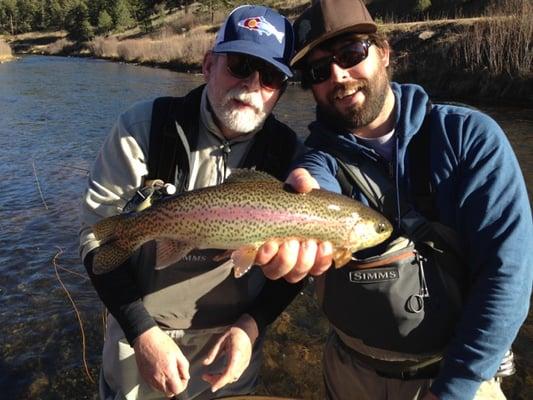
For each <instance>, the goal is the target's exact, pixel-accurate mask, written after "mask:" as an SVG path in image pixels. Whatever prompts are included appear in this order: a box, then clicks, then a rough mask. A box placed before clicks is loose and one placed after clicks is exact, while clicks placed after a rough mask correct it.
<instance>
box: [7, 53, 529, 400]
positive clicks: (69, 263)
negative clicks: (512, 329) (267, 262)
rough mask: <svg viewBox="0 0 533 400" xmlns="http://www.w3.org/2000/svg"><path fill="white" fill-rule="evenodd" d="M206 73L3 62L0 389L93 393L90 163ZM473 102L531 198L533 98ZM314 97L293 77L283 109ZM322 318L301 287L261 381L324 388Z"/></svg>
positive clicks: (523, 337)
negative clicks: (130, 116)
mask: <svg viewBox="0 0 533 400" xmlns="http://www.w3.org/2000/svg"><path fill="white" fill-rule="evenodd" d="M202 81H203V78H202V77H201V76H198V75H190V74H178V73H174V72H170V71H166V70H160V69H154V68H148V67H142V66H134V65H127V64H119V63H110V62H106V61H101V60H92V59H75V58H62V57H43V56H26V57H22V58H21V59H19V60H17V61H14V62H11V63H6V64H1V65H0V178H1V181H0V182H1V185H2V187H1V189H0V215H1V219H0V249H1V251H0V271H1V272H0V343H1V344H0V398H2V399H9V400H15V399H30V398H31V399H94V398H95V394H96V385H95V384H94V383H92V382H91V380H94V379H96V378H97V374H98V366H99V362H100V350H101V344H102V338H103V315H104V313H103V308H102V305H101V303H100V301H99V300H98V298H97V296H96V294H95V292H94V290H93V289H92V286H91V284H90V282H89V281H88V280H87V278H86V277H85V271H84V268H83V266H82V265H81V264H80V261H79V259H78V251H77V249H78V243H77V229H78V216H77V210H78V204H79V200H80V196H81V192H82V190H83V187H84V185H85V180H86V174H87V170H88V169H89V168H90V165H91V163H92V161H93V160H94V158H95V156H96V153H97V151H98V149H99V146H100V145H101V143H102V141H103V138H104V137H105V135H106V134H107V132H108V130H109V128H110V127H111V126H112V124H113V122H114V120H115V118H116V117H117V115H118V114H119V113H120V112H121V111H123V110H124V109H126V108H127V107H128V106H129V105H131V104H132V103H134V102H135V101H138V100H141V99H146V98H150V97H156V96H160V95H182V94H185V93H186V92H187V91H188V90H190V89H191V88H193V87H195V86H197V85H198V84H200V83H201V82H202ZM477 106H478V107H479V108H481V109H482V110H484V111H486V112H487V113H488V114H490V115H491V116H493V117H494V118H495V119H496V120H497V121H498V122H499V123H500V124H501V125H502V126H503V127H504V129H505V130H506V132H507V133H508V136H509V139H510V141H511V143H512V144H513V147H514V148H515V150H516V152H517V155H518V158H519V160H520V164H521V166H522V169H523V171H524V174H525V175H526V180H527V185H528V188H529V191H530V192H529V193H530V199H531V190H532V188H533V182H532V179H533V168H532V166H533V165H532V164H533V156H532V154H533V151H532V150H533V140H532V139H533V108H531V106H529V108H526V107H522V108H517V107H484V106H480V105H477ZM313 108H314V107H313V101H312V99H311V97H310V94H309V93H306V92H304V91H302V90H301V89H299V88H298V87H296V86H289V88H288V90H287V92H286V93H285V95H284V97H283V98H282V100H281V101H280V104H279V105H278V106H277V108H276V111H275V113H276V115H277V116H278V117H279V118H280V119H281V120H283V121H285V122H287V123H288V124H289V125H291V126H292V127H293V128H294V129H295V130H296V131H297V132H301V133H302V135H303V134H305V132H306V130H307V129H306V125H307V122H308V121H310V120H311V119H312V117H313ZM524 301H529V299H524ZM310 314H312V315H313V316H312V317H309V315H310ZM325 326H326V325H325V323H324V321H323V320H322V319H321V318H320V316H319V313H318V312H317V311H316V305H315V304H314V303H313V300H312V298H311V297H310V296H309V294H308V293H304V294H302V296H300V297H299V298H298V299H297V301H296V302H295V303H293V305H291V307H290V308H289V310H288V313H285V314H284V315H283V316H282V318H280V319H279V321H278V322H277V323H276V324H275V325H274V326H273V329H272V330H271V333H270V335H269V343H267V345H268V346H267V358H266V362H265V367H264V378H263V381H262V383H261V387H260V388H261V391H262V392H263V393H268V394H275V395H291V396H298V397H302V398H305V399H318V398H320V390H321V389H320V384H321V380H320V379H321V378H320V373H319V358H320V354H319V349H320V343H321V339H322V337H323V334H324V332H325V329H326V328H325ZM532 338H533V320H532V316H531V315H530V318H529V319H528V321H527V322H526V324H525V325H524V326H523V327H522V329H521V331H520V334H519V337H518V339H517V341H516V343H515V345H514V349H515V352H516V354H517V358H518V364H519V371H518V373H517V374H516V375H515V376H513V377H511V378H509V379H507V380H506V382H505V386H504V387H505V390H506V393H507V395H508V397H509V398H510V399H521V398H523V399H525V398H526V397H527V394H526V393H527V392H528V391H527V383H528V382H529V389H531V380H532V379H533V361H532V360H533V349H532V347H533V346H531V342H532Z"/></svg>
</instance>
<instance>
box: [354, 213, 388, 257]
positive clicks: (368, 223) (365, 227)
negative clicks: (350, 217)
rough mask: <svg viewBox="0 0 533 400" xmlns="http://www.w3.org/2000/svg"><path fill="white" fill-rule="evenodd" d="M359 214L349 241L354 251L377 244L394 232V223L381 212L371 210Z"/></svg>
mask: <svg viewBox="0 0 533 400" xmlns="http://www.w3.org/2000/svg"><path fill="white" fill-rule="evenodd" d="M369 211H372V212H367V213H365V215H359V214H358V215H357V216H356V217H355V218H354V219H355V221H354V223H353V225H352V227H351V229H350V231H349V238H348V242H349V243H350V244H349V248H350V249H351V250H352V252H356V251H359V250H363V249H367V248H370V247H374V246H377V245H378V244H380V243H382V242H384V241H385V240H387V239H388V238H389V237H390V235H391V234H392V230H393V228H392V224H391V223H390V222H389V221H388V220H387V219H386V218H385V217H384V216H383V215H381V214H379V213H377V212H375V211H373V210H369Z"/></svg>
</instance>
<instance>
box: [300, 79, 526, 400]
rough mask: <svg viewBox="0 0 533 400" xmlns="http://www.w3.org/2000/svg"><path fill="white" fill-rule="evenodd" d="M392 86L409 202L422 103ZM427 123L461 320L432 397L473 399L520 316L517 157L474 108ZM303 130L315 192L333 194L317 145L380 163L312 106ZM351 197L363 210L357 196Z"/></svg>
mask: <svg viewBox="0 0 533 400" xmlns="http://www.w3.org/2000/svg"><path fill="white" fill-rule="evenodd" d="M392 90H393V93H394V96H395V101H396V104H395V111H394V113H395V118H396V119H395V121H396V122H395V140H396V151H395V153H396V154H395V158H394V159H395V161H394V163H395V164H394V166H395V176H396V187H397V188H398V190H399V191H400V192H403V193H404V194H406V195H407V196H408V194H409V165H408V159H409V157H407V154H406V153H407V145H408V144H409V142H410V140H411V139H412V138H413V136H414V135H415V134H416V133H417V132H418V131H419V129H420V128H421V125H422V123H423V121H424V117H425V115H426V112H427V108H426V106H427V104H428V100H429V99H428V95H427V94H426V92H425V91H424V90H423V89H422V88H421V87H419V86H417V85H407V84H404V85H399V84H396V83H392ZM429 118H430V125H429V132H430V135H431V139H430V163H431V174H430V176H431V181H432V184H433V186H434V187H435V188H436V207H437V210H438V218H439V221H440V222H442V223H443V224H445V225H447V226H449V227H451V228H452V229H454V230H455V231H456V232H457V233H458V235H459V239H460V242H461V243H462V244H464V249H465V254H466V260H467V265H468V268H469V270H468V271H467V278H466V279H469V282H467V286H468V294H467V297H466V299H465V303H464V305H463V311H462V315H461V317H460V319H459V320H458V321H457V325H456V328H455V332H454V336H453V338H452V340H451V342H450V343H449V345H448V347H447V348H446V351H445V355H444V362H443V365H442V368H441V370H440V373H439V375H438V376H437V378H436V379H435V381H434V382H433V384H432V386H431V391H432V392H433V393H434V394H435V395H436V396H437V397H438V398H439V399H440V400H446V399H454V400H457V399H472V398H473V397H474V395H475V392H476V390H477V389H478V387H479V385H480V383H481V382H482V381H484V380H488V379H490V378H492V377H493V376H494V374H495V373H496V370H497V369H498V366H499V365H500V362H501V360H502V358H503V356H504V354H505V352H506V351H507V350H508V349H509V348H510V346H511V344H512V342H513V340H514V339H515V337H516V335H517V333H518V330H519V328H520V326H521V324H522V323H523V321H524V320H525V318H526V316H527V313H528V308H529V302H530V296H531V289H532V282H533V223H532V216H531V207H530V203H529V200H528V194H527V190H526V186H525V183H524V179H523V176H522V173H521V171H520V167H519V165H518V161H517V159H516V156H515V154H514V152H513V150H512V148H511V146H510V144H509V142H508V140H507V138H506V136H505V134H504V132H503V131H502V129H501V128H500V127H499V126H498V124H497V123H496V122H495V121H494V120H492V119H491V118H490V117H489V116H487V115H485V114H483V113H481V112H479V111H477V110H474V109H470V108H466V107H459V106H453V105H439V104H434V105H433V108H432V111H431V114H430V116H429ZM309 129H310V131H311V133H310V135H309V137H308V139H307V142H306V144H307V145H308V146H309V147H310V148H311V151H310V152H309V153H307V154H306V155H305V156H304V157H303V158H302V159H301V160H300V162H299V163H298V165H297V166H298V167H303V168H306V169H307V170H308V171H309V172H310V173H311V175H312V176H313V177H315V178H316V179H317V181H318V183H319V185H320V187H321V188H322V189H326V190H330V191H334V192H337V193H340V192H341V187H340V185H339V183H338V181H337V180H336V173H337V169H338V166H337V162H336V160H335V158H334V157H333V156H331V155H330V154H329V153H327V152H326V149H331V148H333V149H335V152H337V153H338V152H340V153H342V154H343V155H344V157H345V158H346V159H349V158H350V154H354V153H356V152H359V153H362V154H364V155H365V156H367V157H372V158H378V159H379V156H378V155H377V154H376V153H375V152H374V151H373V150H372V149H370V148H368V147H365V145H364V144H363V143H362V142H361V141H358V140H357V138H356V137H355V136H354V135H352V134H351V133H350V132H347V131H345V132H342V131H339V130H338V129H336V128H334V127H332V126H330V125H328V122H327V121H326V120H325V118H323V117H322V115H321V112H320V110H318V112H317V121H315V122H313V123H311V124H310V125H309ZM354 197H355V198H356V199H358V200H360V201H363V202H364V203H366V204H368V200H367V199H365V198H364V196H363V194H362V193H360V192H358V191H357V190H356V191H355V192H354ZM326 295H327V293H326ZM340 306H342V305H340ZM354 318H356V316H355V315H354ZM365 323H368V322H365Z"/></svg>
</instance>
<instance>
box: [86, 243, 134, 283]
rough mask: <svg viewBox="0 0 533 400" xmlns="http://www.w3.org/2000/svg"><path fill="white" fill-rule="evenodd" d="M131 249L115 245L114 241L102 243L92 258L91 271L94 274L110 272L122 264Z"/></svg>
mask: <svg viewBox="0 0 533 400" xmlns="http://www.w3.org/2000/svg"><path fill="white" fill-rule="evenodd" d="M130 255H131V251H129V250H126V249H123V248H122V247H119V246H118V245H117V242H116V241H111V242H108V243H104V244H103V245H101V246H100V247H98V249H97V250H96V253H95V254H94V258H93V273H94V274H95V275H100V274H104V273H106V272H110V271H112V270H114V269H115V268H117V267H119V266H120V265H121V264H124V263H125V262H126V260H127V259H128V257H129V256H130Z"/></svg>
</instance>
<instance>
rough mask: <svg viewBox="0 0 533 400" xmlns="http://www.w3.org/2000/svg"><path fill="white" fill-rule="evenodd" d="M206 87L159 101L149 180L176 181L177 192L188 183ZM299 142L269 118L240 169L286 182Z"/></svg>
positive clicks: (153, 126) (152, 132) (155, 107)
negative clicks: (257, 172) (260, 172)
mask: <svg viewBox="0 0 533 400" xmlns="http://www.w3.org/2000/svg"><path fill="white" fill-rule="evenodd" d="M204 86H205V85H202V86H200V87H198V88H196V89H194V90H192V91H191V92H190V93H189V94H188V95H186V96H184V97H160V98H157V99H156V100H155V101H154V105H153V110H152V123H151V127H150V146H149V150H148V176H147V178H146V179H147V180H153V179H161V180H163V181H164V182H168V183H172V182H174V183H175V184H176V189H177V192H178V193H181V192H183V191H184V190H185V188H186V187H187V184H188V179H189V172H190V171H189V162H188V160H189V155H190V153H191V152H192V151H194V150H195V149H196V145H197V137H198V135H197V134H198V130H199V127H198V124H199V121H200V102H201V97H202V92H203V89H204ZM297 142H298V140H297V138H296V134H295V133H294V132H293V131H292V130H291V129H289V127H287V126H286V125H285V124H283V123H281V122H279V121H278V120H276V119H275V117H274V116H273V115H269V116H268V118H267V119H266V121H265V123H264V125H263V128H262V129H261V130H260V131H259V132H257V133H256V134H255V137H254V143H253V145H252V148H251V149H250V151H249V152H248V154H247V155H246V157H245V158H244V159H243V161H242V163H241V165H239V168H255V169H257V170H260V171H265V172H268V173H269V174H270V175H272V176H275V177H276V178H278V179H279V180H284V179H285V177H286V175H287V173H288V169H289V166H290V164H291V162H292V159H293V157H294V154H295V152H296V150H297V146H298V144H297Z"/></svg>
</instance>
